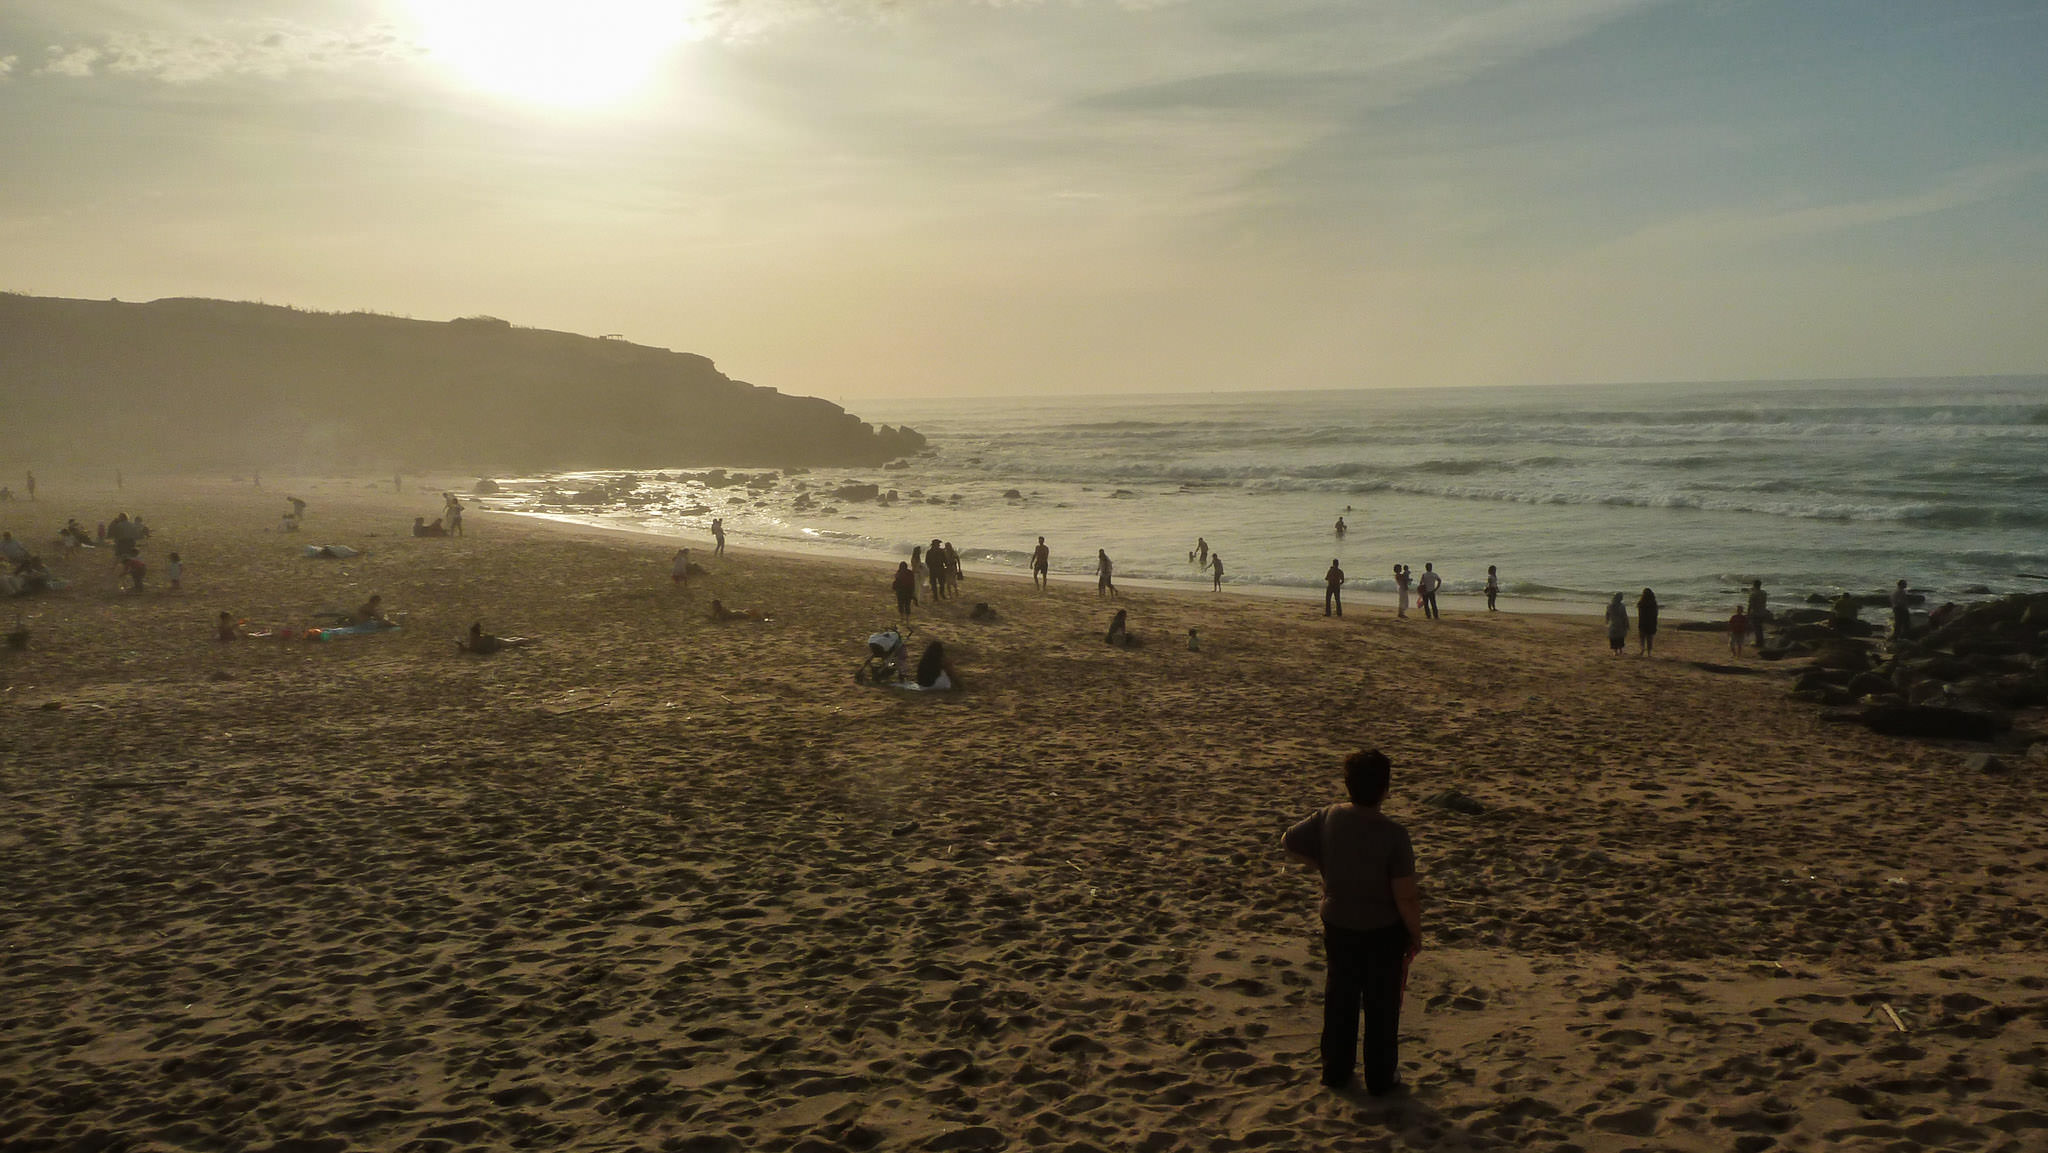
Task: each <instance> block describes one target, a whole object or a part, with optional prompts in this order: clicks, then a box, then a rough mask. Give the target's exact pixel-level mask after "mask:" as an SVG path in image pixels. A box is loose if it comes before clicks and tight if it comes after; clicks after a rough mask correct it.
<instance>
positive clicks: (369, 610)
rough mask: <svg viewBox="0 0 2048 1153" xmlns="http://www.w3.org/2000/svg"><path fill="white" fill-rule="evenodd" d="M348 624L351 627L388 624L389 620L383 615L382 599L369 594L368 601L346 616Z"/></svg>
mask: <svg viewBox="0 0 2048 1153" xmlns="http://www.w3.org/2000/svg"><path fill="white" fill-rule="evenodd" d="M348 623H350V624H352V625H367V624H380V625H388V624H390V623H391V618H389V617H387V616H385V615H384V598H383V597H381V596H379V595H377V594H375V593H372V594H370V599H369V600H366V601H364V602H363V603H362V604H360V605H357V606H356V611H354V612H352V613H350V614H349V615H348Z"/></svg>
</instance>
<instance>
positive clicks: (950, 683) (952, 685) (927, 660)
mask: <svg viewBox="0 0 2048 1153" xmlns="http://www.w3.org/2000/svg"><path fill="white" fill-rule="evenodd" d="M917 687H918V688H921V689H957V688H959V687H960V674H959V673H957V672H955V671H953V662H951V661H949V660H947V659H946V646H944V645H942V644H940V643H939V642H937V641H933V642H932V643H930V644H928V645H926V646H925V647H924V655H923V656H921V657H919V658H917Z"/></svg>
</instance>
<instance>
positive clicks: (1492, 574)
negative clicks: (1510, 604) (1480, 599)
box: [1486, 565, 1500, 613]
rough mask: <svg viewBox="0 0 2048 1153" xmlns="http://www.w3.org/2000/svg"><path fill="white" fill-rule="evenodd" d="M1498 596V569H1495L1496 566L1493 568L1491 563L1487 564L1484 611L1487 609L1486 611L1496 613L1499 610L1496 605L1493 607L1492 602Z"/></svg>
mask: <svg viewBox="0 0 2048 1153" xmlns="http://www.w3.org/2000/svg"><path fill="white" fill-rule="evenodd" d="M1499 596H1500V570H1499V569H1496V568H1495V567H1493V566H1492V565H1487V566H1486V611H1487V612H1490V613H1497V612H1499V611H1500V609H1499V608H1497V607H1495V605H1494V603H1493V602H1494V600H1495V599H1496V598H1498V597H1499Z"/></svg>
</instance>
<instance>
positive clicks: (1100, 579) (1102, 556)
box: [1095, 548, 1116, 600]
mask: <svg viewBox="0 0 2048 1153" xmlns="http://www.w3.org/2000/svg"><path fill="white" fill-rule="evenodd" d="M1115 576H1116V566H1115V565H1114V564H1111V563H1110V560H1109V550H1108V549H1100V548H1099V549H1096V550H1095V596H1096V598H1097V599H1098V600H1099V599H1101V598H1102V597H1108V598H1109V599H1111V600H1115V599H1116V581H1115V579H1114V578H1115Z"/></svg>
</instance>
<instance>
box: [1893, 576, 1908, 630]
mask: <svg viewBox="0 0 2048 1153" xmlns="http://www.w3.org/2000/svg"><path fill="white" fill-rule="evenodd" d="M1910 596H1911V594H1909V593H1907V591H1906V582H1905V581H1900V582H1899V583H1898V584H1897V585H1896V586H1894V587H1893V588H1892V596H1891V602H1892V639H1893V640H1895V641H1902V640H1905V639H1906V632H1907V630H1909V629H1911V628H1912V627H1913V603H1912V600H1911V599H1910Z"/></svg>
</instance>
